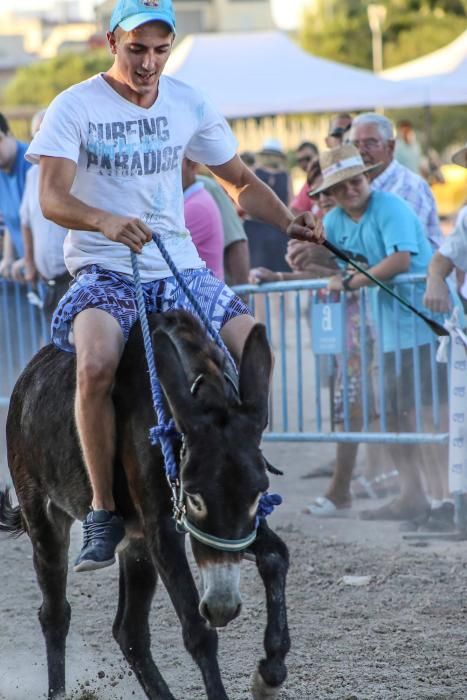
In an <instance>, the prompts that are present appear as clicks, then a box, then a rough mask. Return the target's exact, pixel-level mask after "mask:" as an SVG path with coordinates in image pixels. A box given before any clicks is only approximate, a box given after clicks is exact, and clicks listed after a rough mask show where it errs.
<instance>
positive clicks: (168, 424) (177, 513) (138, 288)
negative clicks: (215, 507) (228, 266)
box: [131, 233, 282, 552]
mask: <svg viewBox="0 0 467 700" xmlns="http://www.w3.org/2000/svg"><path fill="white" fill-rule="evenodd" d="M153 240H154V242H155V243H156V245H157V247H158V248H159V250H160V253H161V255H162V257H163V258H164V260H165V262H166V263H167V265H168V267H169V269H170V271H171V272H172V274H173V276H174V277H175V279H176V280H177V282H178V284H179V285H180V287H181V288H182V290H183V291H184V293H185V295H186V297H187V299H188V300H189V302H190V304H191V305H192V307H193V309H194V310H195V312H196V313H197V315H198V316H199V318H200V319H201V321H202V322H203V323H204V325H205V327H206V329H207V331H208V332H209V334H210V335H211V337H212V338H213V340H214V341H215V342H216V343H217V345H218V346H219V347H220V348H221V350H222V351H223V352H224V354H225V355H226V357H227V359H228V360H229V362H230V365H231V367H232V369H233V371H234V373H235V375H237V374H238V371H237V367H236V364H235V362H234V360H233V358H232V356H231V354H230V353H229V351H228V349H227V347H226V345H225V343H224V341H223V340H222V338H221V336H220V335H219V333H218V332H217V331H216V330H215V329H214V328H213V327H212V324H211V322H210V320H209V318H208V317H207V316H206V314H205V313H204V311H203V310H202V309H201V307H200V305H199V304H198V302H197V300H196V298H195V297H194V296H193V294H192V292H191V290H190V289H189V288H188V286H187V284H186V283H185V280H184V279H183V277H182V276H181V275H180V274H179V272H178V270H177V268H176V266H175V265H174V263H173V260H172V259H171V258H170V256H169V254H168V252H167V250H166V248H165V246H164V244H163V243H162V241H161V239H160V237H159V236H158V235H157V234H156V233H153ZM131 265H132V268H133V278H134V284H135V296H136V302H137V305H138V313H139V317H140V322H141V330H142V333H143V342H144V350H145V354H146V360H147V363H148V369H149V379H150V385H151V393H152V400H153V405H154V409H155V413H156V415H157V421H158V423H157V425H156V426H154V427H152V428H151V429H150V432H149V437H150V440H151V444H153V445H156V444H157V443H160V445H161V449H162V455H163V457H164V463H165V471H166V475H167V480H168V482H169V485H170V488H171V490H172V502H173V507H174V513H173V514H174V518H175V521H176V523H177V527H178V528H179V529H180V530H181V531H183V532H189V533H190V534H191V535H192V536H193V537H194V538H195V539H196V540H198V541H199V542H202V543H203V544H206V545H208V546H209V547H213V548H214V549H219V550H222V551H226V552H241V551H243V550H244V549H246V548H247V547H249V546H250V545H251V544H252V543H253V542H254V541H255V539H256V531H257V529H258V525H259V522H260V520H261V519H262V518H266V517H267V516H268V515H270V513H272V511H273V510H274V506H276V505H279V504H280V503H282V498H281V496H279V495H278V494H268V493H265V494H263V495H262V496H261V499H260V502H259V505H258V510H257V514H256V523H255V528H254V530H253V531H252V532H251V533H250V534H249V535H247V536H246V537H244V538H242V539H238V540H227V539H223V538H220V537H215V536H214V535H210V534H208V533H206V532H204V531H202V530H199V529H198V528H197V527H196V526H195V525H193V523H190V521H189V520H188V518H187V515H186V506H185V503H184V493H183V485H182V484H181V483H180V478H179V473H178V467H177V462H176V460H175V455H174V451H173V444H172V438H173V437H182V438H183V436H180V433H178V432H177V429H176V427H175V423H174V421H173V419H172V418H170V419H169V420H167V416H166V414H165V409H164V402H163V394H162V389H161V386H160V383H159V380H158V378H157V372H156V366H155V362H154V353H153V349H152V342H151V334H150V332H149V323H148V318H147V313H146V305H145V303H144V294H143V286H142V283H141V276H140V273H139V267H138V261H137V256H136V254H135V253H134V252H133V251H131ZM195 384H196V382H195ZM195 384H194V385H193V387H195ZM193 387H192V391H193Z"/></svg>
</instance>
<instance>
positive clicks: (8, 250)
mask: <svg viewBox="0 0 467 700" xmlns="http://www.w3.org/2000/svg"><path fill="white" fill-rule="evenodd" d="M14 261H15V250H14V248H13V241H12V240H11V235H10V232H9V230H8V229H7V228H6V229H5V232H4V234H3V256H2V259H1V260H0V277H4V278H5V279H7V280H8V279H11V267H12V265H13V263H14Z"/></svg>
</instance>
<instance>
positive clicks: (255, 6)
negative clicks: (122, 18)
mask: <svg viewBox="0 0 467 700" xmlns="http://www.w3.org/2000/svg"><path fill="white" fill-rule="evenodd" d="M114 6H115V0H104V2H101V4H100V5H97V7H96V20H97V25H98V29H99V31H101V32H105V31H107V28H108V26H109V20H110V15H111V14H112V10H113V8H114ZM175 10H176V15H177V38H178V39H180V38H183V37H184V36H186V35H187V34H195V33H198V32H236V31H254V30H256V31H258V30H262V29H264V30H267V29H274V28H275V24H274V20H273V18H272V13H271V5H270V1H269V0H177V1H176V5H175Z"/></svg>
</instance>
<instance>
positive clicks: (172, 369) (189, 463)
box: [154, 312, 271, 627]
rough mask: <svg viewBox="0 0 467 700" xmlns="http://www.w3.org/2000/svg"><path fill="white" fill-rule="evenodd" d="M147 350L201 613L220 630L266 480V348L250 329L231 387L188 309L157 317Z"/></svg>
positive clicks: (232, 607)
mask: <svg viewBox="0 0 467 700" xmlns="http://www.w3.org/2000/svg"><path fill="white" fill-rule="evenodd" d="M154 352H155V356H156V365H157V372H158V375H159V379H160V382H161V385H162V388H163V390H164V393H165V396H166V398H167V401H168V403H169V406H170V409H171V412H172V415H173V417H174V420H175V423H176V425H177V428H178V430H179V431H180V432H181V433H182V434H183V449H182V454H181V463H180V481H181V492H182V507H183V511H184V513H185V517H186V520H187V522H188V524H189V525H190V526H192V528H191V531H192V547H193V553H194V556H195V559H196V561H197V564H198V566H199V568H200V571H201V574H202V579H203V585H204V594H203V598H202V600H201V604H200V611H201V613H202V615H203V616H204V617H205V618H206V619H207V620H208V621H209V622H210V623H211V624H212V625H213V626H216V627H220V626H223V625H226V624H227V623H228V622H229V621H230V620H232V619H233V618H235V617H236V616H237V615H238V614H239V612H240V608H241V598H240V591H239V582H240V562H241V559H242V551H235V549H236V547H237V546H238V547H239V548H241V547H242V542H244V543H245V546H247V542H248V539H249V538H250V539H251V536H252V535H253V534H254V532H255V527H256V511H257V508H258V503H259V499H260V497H261V495H262V493H264V491H266V490H267V488H268V485H269V480H268V477H267V474H266V463H265V461H264V458H263V456H262V454H261V450H260V441H261V435H262V432H263V429H264V427H265V425H266V422H267V406H268V389H269V375H270V372H271V352H270V349H269V345H268V342H267V339H266V334H265V329H264V326H262V325H256V326H254V328H253V329H252V331H251V333H250V335H249V337H248V339H247V341H246V345H245V349H244V352H243V356H242V360H241V365H240V373H239V386H238V392H237V389H236V387H235V386H234V385H233V384H232V382H231V381H230V380H229V379H228V376H227V373H225V372H224V358H223V355H222V353H221V352H220V351H219V349H218V348H217V347H215V346H214V345H213V344H212V343H210V342H208V341H207V339H206V334H205V332H204V331H203V330H202V329H201V327H200V326H199V324H198V323H197V322H196V321H195V320H194V319H193V317H192V316H190V315H189V314H186V313H183V312H182V313H180V312H176V313H174V314H167V315H165V316H164V320H163V321H161V322H160V323H159V324H158V329H157V330H156V331H155V333H154ZM189 529H190V528H189ZM193 531H194V532H195V534H194V535H193ZM196 533H198V534H199V533H201V534H200V536H196ZM204 535H206V536H207V537H206V538H204V537H203V536H204ZM203 540H204V541H203ZM222 543H224V545H225V546H223V544H222ZM232 543H234V544H233V546H232ZM232 550H234V551H232Z"/></svg>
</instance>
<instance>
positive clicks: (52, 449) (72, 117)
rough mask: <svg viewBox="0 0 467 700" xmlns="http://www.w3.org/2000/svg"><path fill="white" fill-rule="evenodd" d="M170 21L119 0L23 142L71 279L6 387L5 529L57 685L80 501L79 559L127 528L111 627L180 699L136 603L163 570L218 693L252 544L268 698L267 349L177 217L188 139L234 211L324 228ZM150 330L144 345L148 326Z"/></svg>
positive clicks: (275, 593)
mask: <svg viewBox="0 0 467 700" xmlns="http://www.w3.org/2000/svg"><path fill="white" fill-rule="evenodd" d="M174 35H175V18H174V13H173V9H172V6H171V2H170V0H159V2H154V1H153V0H120V2H119V3H118V5H117V7H116V8H115V10H114V12H113V15H112V18H111V24H110V31H109V32H108V35H107V38H108V42H109V46H110V49H111V51H112V53H113V55H114V57H115V60H114V64H113V66H112V68H111V69H110V70H109V71H108V72H107V73H104V74H101V75H97V76H95V77H93V78H91V79H89V80H87V81H85V82H83V83H80V84H79V85H75V86H74V87H72V88H70V89H69V90H67V91H65V92H64V93H62V94H61V95H59V96H58V97H57V98H56V100H54V102H53V103H52V104H51V105H50V107H49V109H48V110H47V114H46V117H45V119H44V122H43V124H42V126H41V129H40V132H39V133H38V134H37V136H36V137H35V138H34V140H33V142H32V143H31V146H30V148H29V151H28V157H29V158H30V159H31V160H32V161H34V162H37V161H39V163H40V183H41V185H40V199H41V207H42V210H43V212H44V215H45V216H46V217H47V218H49V219H52V220H53V221H55V222H56V223H58V224H60V225H61V226H65V227H67V228H69V229H70V232H69V234H68V237H67V239H66V242H65V259H66V263H67V266H68V269H69V270H70V272H71V274H72V275H73V276H74V278H75V279H74V282H73V283H72V285H71V287H70V289H69V291H68V292H67V293H66V294H65V296H64V297H63V299H62V300H61V302H60V303H59V306H58V308H57V310H56V312H55V315H54V318H53V323H52V334H53V343H54V345H49V346H47V347H46V348H43V349H42V350H41V351H40V352H39V353H38V354H37V355H36V357H35V358H33V360H32V361H31V363H30V364H29V366H28V367H27V368H26V370H25V371H24V373H23V375H22V376H21V377H20V379H19V380H18V383H17V385H16V387H15V390H14V392H13V394H12V397H11V402H10V410H9V415H8V420H7V443H8V462H9V466H10V470H11V473H12V477H13V481H14V484H15V488H16V492H17V495H18V500H19V503H20V506H19V507H17V508H12V506H11V503H10V501H9V498H8V494H7V493H5V492H3V493H2V492H0V529H2V530H6V531H9V532H17V533H19V532H21V531H23V530H27V532H28V534H29V535H30V538H31V541H32V544H33V552H34V565H35V569H36V573H37V578H38V582H39V585H40V587H41V591H42V598H43V602H42V605H41V608H40V611H39V619H40V622H41V626H42V630H43V633H44V637H45V641H46V648H47V661H48V672H49V698H58V697H62V696H63V694H64V692H65V641H66V637H67V633H68V628H69V622H70V606H69V604H68V602H67V599H66V579H67V569H68V545H69V532H70V527H71V524H72V522H73V520H74V519H84V523H83V528H84V543H83V548H82V550H81V552H80V554H79V556H78V558H77V560H76V563H75V571H89V570H92V569H99V568H102V567H105V566H108V565H110V564H112V563H113V562H114V561H115V551H116V547H117V546H118V545H119V544H120V543H121V541H122V539H123V536H124V534H125V532H126V534H127V535H128V539H127V541H126V543H125V544H126V546H125V547H124V548H123V547H122V550H121V552H120V556H119V564H120V580H119V600H118V610H117V615H116V618H115V622H114V626H113V634H114V637H115V638H116V639H117V641H118V643H119V644H120V647H121V649H122V651H123V653H124V655H125V657H126V658H127V660H128V661H129V663H130V664H131V667H132V668H133V670H134V672H135V674H136V676H137V678H138V680H139V682H140V683H141V685H142V687H143V689H144V691H145V693H146V695H147V697H148V698H151V699H152V700H173V695H172V694H171V692H170V690H169V689H168V687H167V685H166V683H165V681H164V679H163V678H162V676H161V674H160V672H159V670H158V668H157V666H156V664H155V663H154V660H153V658H152V655H151V650H150V633H149V624H148V616H149V611H150V607H151V601H152V597H153V595H154V591H155V587H156V581H157V577H158V575H160V577H161V578H162V580H163V581H164V583H165V586H166V588H167V590H168V592H169V595H170V596H171V599H172V602H173V605H174V607H175V609H176V611H177V614H178V616H179V618H180V621H181V623H182V627H183V638H184V642H185V645H186V648H187V649H188V651H189V652H190V653H191V654H192V656H193V658H194V660H195V661H196V662H197V664H198V666H199V667H200V669H201V672H202V674H203V679H204V683H205V687H206V692H207V697H208V698H209V700H227V694H226V692H225V689H224V687H223V684H222V680H221V677H220V672H219V667H218V663H217V657H216V653H217V636H216V633H215V630H213V629H212V627H218V626H223V625H225V624H227V623H228V622H229V621H230V620H231V619H233V618H234V617H236V615H238V613H239V610H240V602H241V601H240V596H239V586H238V584H239V576H240V573H239V571H240V562H241V559H242V556H243V554H244V551H245V550H246V549H247V550H248V552H249V553H250V554H251V555H253V557H254V558H255V560H256V564H257V567H258V571H259V573H260V575H261V577H262V579H263V582H264V585H265V589H266V599H267V626H266V633H265V637H264V647H265V658H263V659H261V661H260V663H259V665H258V667H257V670H256V673H255V678H254V683H253V687H252V690H253V696H254V698H255V700H266V699H272V698H276V697H277V694H278V692H279V688H280V686H281V685H282V683H283V682H284V679H285V677H286V673H287V672H286V667H285V663H284V659H285V656H286V654H287V652H288V650H289V646H290V641H289V636H288V628H287V615H286V608H285V578H286V573H287V567H288V555H287V548H286V547H285V545H284V544H283V543H282V542H281V540H280V539H279V538H278V537H277V535H275V534H274V533H273V532H272V531H271V530H270V529H269V528H268V527H267V524H266V522H265V520H264V519H261V515H262V514H264V512H263V513H261V512H260V511H258V504H259V503H260V504H261V503H262V498H263V496H262V494H264V491H265V490H266V489H267V488H268V478H267V473H266V469H267V467H268V465H267V463H266V462H265V460H264V458H263V456H262V454H261V451H260V441H261V434H262V431H263V429H264V426H265V423H266V421H267V405H268V388H269V376H270V372H271V365H272V358H271V352H270V349H269V346H268V344H267V340H266V336H265V331H264V327H262V326H260V325H255V322H254V320H253V318H252V317H251V315H250V312H249V309H248V308H247V307H246V306H245V305H244V303H243V302H242V301H241V300H240V299H239V298H238V297H236V296H235V294H234V293H233V292H232V290H230V289H229V288H228V287H226V286H225V285H224V284H223V283H222V282H220V281H219V280H217V279H216V278H215V277H214V276H213V274H212V273H211V272H210V271H209V270H207V269H206V268H205V266H204V263H203V261H202V260H201V259H200V258H199V255H198V253H197V251H196V248H195V246H194V245H193V242H192V240H191V237H190V234H189V232H188V231H187V230H186V227H185V222H184V217H183V204H184V202H183V190H182V177H181V167H182V161H183V158H184V157H187V158H189V159H191V160H193V161H196V162H201V163H205V164H207V165H208V167H209V169H210V170H211V171H212V173H213V174H214V176H215V177H216V178H217V179H218V180H219V182H220V183H221V184H222V185H223V186H224V188H225V189H226V190H227V191H228V193H229V194H230V195H231V196H232V197H233V199H234V200H236V201H237V202H238V203H239V205H240V206H241V207H242V208H243V209H244V210H245V211H246V212H248V213H249V214H250V215H251V216H252V217H254V218H257V219H263V220H264V221H266V222H268V223H271V224H273V225H275V226H276V227H279V228H280V229H281V230H283V231H284V235H285V234H286V233H287V234H288V235H290V236H295V237H298V238H302V239H305V240H310V241H315V242H320V241H321V239H322V234H321V230H320V229H319V228H315V225H314V222H313V218H312V217H311V215H309V214H305V215H302V216H301V217H298V218H296V219H294V218H293V216H292V214H291V213H290V212H289V210H288V209H287V208H286V207H285V206H284V205H283V204H282V203H281V202H280V201H279V199H278V198H277V197H276V196H275V195H274V193H273V192H272V191H271V190H270V189H269V188H268V187H267V186H266V185H264V184H263V183H262V182H261V181H260V180H259V179H257V178H256V177H255V175H254V174H253V173H252V172H251V170H250V169H249V168H248V167H246V166H245V165H244V164H243V162H242V161H241V160H240V158H239V157H238V156H237V155H236V154H235V139H234V137H233V135H232V132H231V131H230V129H229V127H228V125H227V123H226V122H225V120H224V119H223V118H222V117H221V116H220V115H219V114H218V113H217V112H216V110H215V109H214V108H213V107H212V106H211V105H210V104H209V102H207V101H206V100H205V99H204V98H203V97H202V95H201V94H200V93H199V92H198V91H197V90H195V89H193V88H191V87H189V86H188V85H185V84H183V83H181V82H179V81H177V80H174V79H172V78H168V77H165V76H162V75H161V74H162V71H163V68H164V66H165V64H166V62H167V59H168V57H169V55H170V52H171V48H172V44H173V40H174ZM153 233H155V234H157V236H158V239H157V241H158V243H159V244H160V243H162V244H163V246H165V249H166V252H168V255H169V257H170V258H171V260H172V262H173V263H174V264H175V267H176V268H177V274H175V272H171V269H170V268H169V266H168V263H166V261H165V259H164V258H163V256H162V254H161V252H160V250H162V247H161V249H160V248H159V246H158V245H156V243H155V242H154V241H153ZM135 254H137V255H136V256H135ZM133 256H135V257H136V258H137V260H138V265H137V267H136V268H135V269H136V271H137V270H139V275H140V277H141V280H140V282H139V283H138V284H137V283H136V282H137V281H138V280H137V274H136V275H135V277H133V271H134V270H133V263H134V262H135V260H134V257H133ZM172 275H174V276H172ZM141 285H142V286H141ZM136 297H137V299H138V302H139V304H138V305H137V301H136ZM189 297H191V299H189ZM193 302H195V303H196V302H197V303H198V306H199V307H200V309H199V310H200V311H201V315H204V317H205V321H207V323H208V324H210V325H211V334H213V335H215V334H216V333H217V334H219V333H220V336H221V338H222V340H223V342H224V343H225V345H226V346H227V349H228V350H229V351H230V353H231V354H232V355H233V357H234V359H235V360H236V361H237V362H238V364H239V376H238V387H237V386H236V384H237V382H236V381H234V382H232V380H231V379H229V378H228V377H227V375H228V374H229V373H228V372H226V370H225V368H224V363H225V356H224V353H222V352H220V351H219V349H218V348H216V347H215V346H214V345H213V344H212V343H210V342H208V340H207V336H206V331H205V330H203V329H201V327H200V325H199V323H198V322H197V321H196V320H195V319H194V317H193V316H192V315H190V314H188V313H187V312H186V311H183V310H184V309H185V310H191V309H192V308H193ZM144 306H145V307H146V311H147V312H148V313H149V314H150V316H149V326H150V328H149V331H152V340H153V351H152V350H151V351H150V353H148V352H147V351H146V354H147V358H145V357H144V353H143V345H142V338H141V328H140V326H139V324H137V323H136V320H137V317H138V315H140V316H141V325H142V326H143V323H144V319H145V317H146V315H145V314H144V313H140V314H139V309H141V307H144ZM153 312H157V313H153ZM167 312H170V313H167ZM146 330H147V329H146ZM143 333H144V338H145V345H147V343H146V340H147V339H148V336H149V345H150V339H151V336H150V333H149V332H146V331H145V329H144V327H143ZM127 341H128V342H127ZM63 351H65V352H63ZM152 353H153V354H154V357H155V361H156V362H155V364H156V369H157V373H158V376H159V381H160V385H161V387H162V389H163V397H162V399H163V401H162V403H163V404H164V402H165V408H166V409H167V408H170V411H171V414H172V416H173V418H174V420H175V424H176V427H177V429H178V431H179V434H181V440H180V435H179V436H178V438H177V437H175V438H174V440H175V443H174V447H178V452H179V460H178V461H179V467H178V469H179V471H178V476H179V478H178V479H176V480H175V481H173V480H171V486H172V487H173V488H172V489H171V488H170V487H169V483H168V480H167V478H166V474H165V473H164V469H163V460H162V455H161V451H160V449H159V447H158V446H157V445H151V443H150V441H149V437H148V436H149V429H150V427H151V426H152V425H153V424H154V406H153V402H152V400H151V391H150V381H149V380H150V379H151V388H153V373H152V371H151V369H150V375H151V376H150V377H148V374H147V365H146V359H147V361H148V364H149V365H150V367H151V363H150V360H149V358H150V357H152ZM158 422H159V425H158V427H157V431H160V430H161V424H162V426H165V425H166V423H165V420H162V419H161V418H160V416H158ZM157 431H155V432H156V433H157ZM159 435H160V433H159ZM163 439H164V440H168V439H169V438H168V437H167V436H165V437H164V438H163ZM177 441H178V442H177ZM166 444H167V443H166V442H162V446H163V447H164V445H166ZM164 450H165V448H164ZM164 454H165V452H164ZM167 464H168V460H166V468H167ZM269 468H270V469H271V467H270V466H269ZM168 471H169V470H168V469H167V475H168ZM171 497H172V498H173V499H174V500H175V501H176V504H177V505H178V509H177V513H178V514H180V520H181V522H182V523H183V525H184V527H185V529H187V530H188V531H189V532H190V534H191V539H192V545H193V553H194V556H195V559H196V562H197V564H198V566H199V568H200V570H201V573H202V578H203V587H204V594H203V598H202V600H201V602H200V601H199V595H198V592H197V589H196V585H195V583H194V580H193V576H192V574H191V572H190V569H189V566H188V562H187V558H186V553H185V544H184V538H183V536H182V535H181V534H180V533H179V532H178V530H177V528H176V527H175V521H174V519H173V518H172V503H171ZM206 622H209V623H210V626H209V625H207V624H206Z"/></svg>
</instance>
